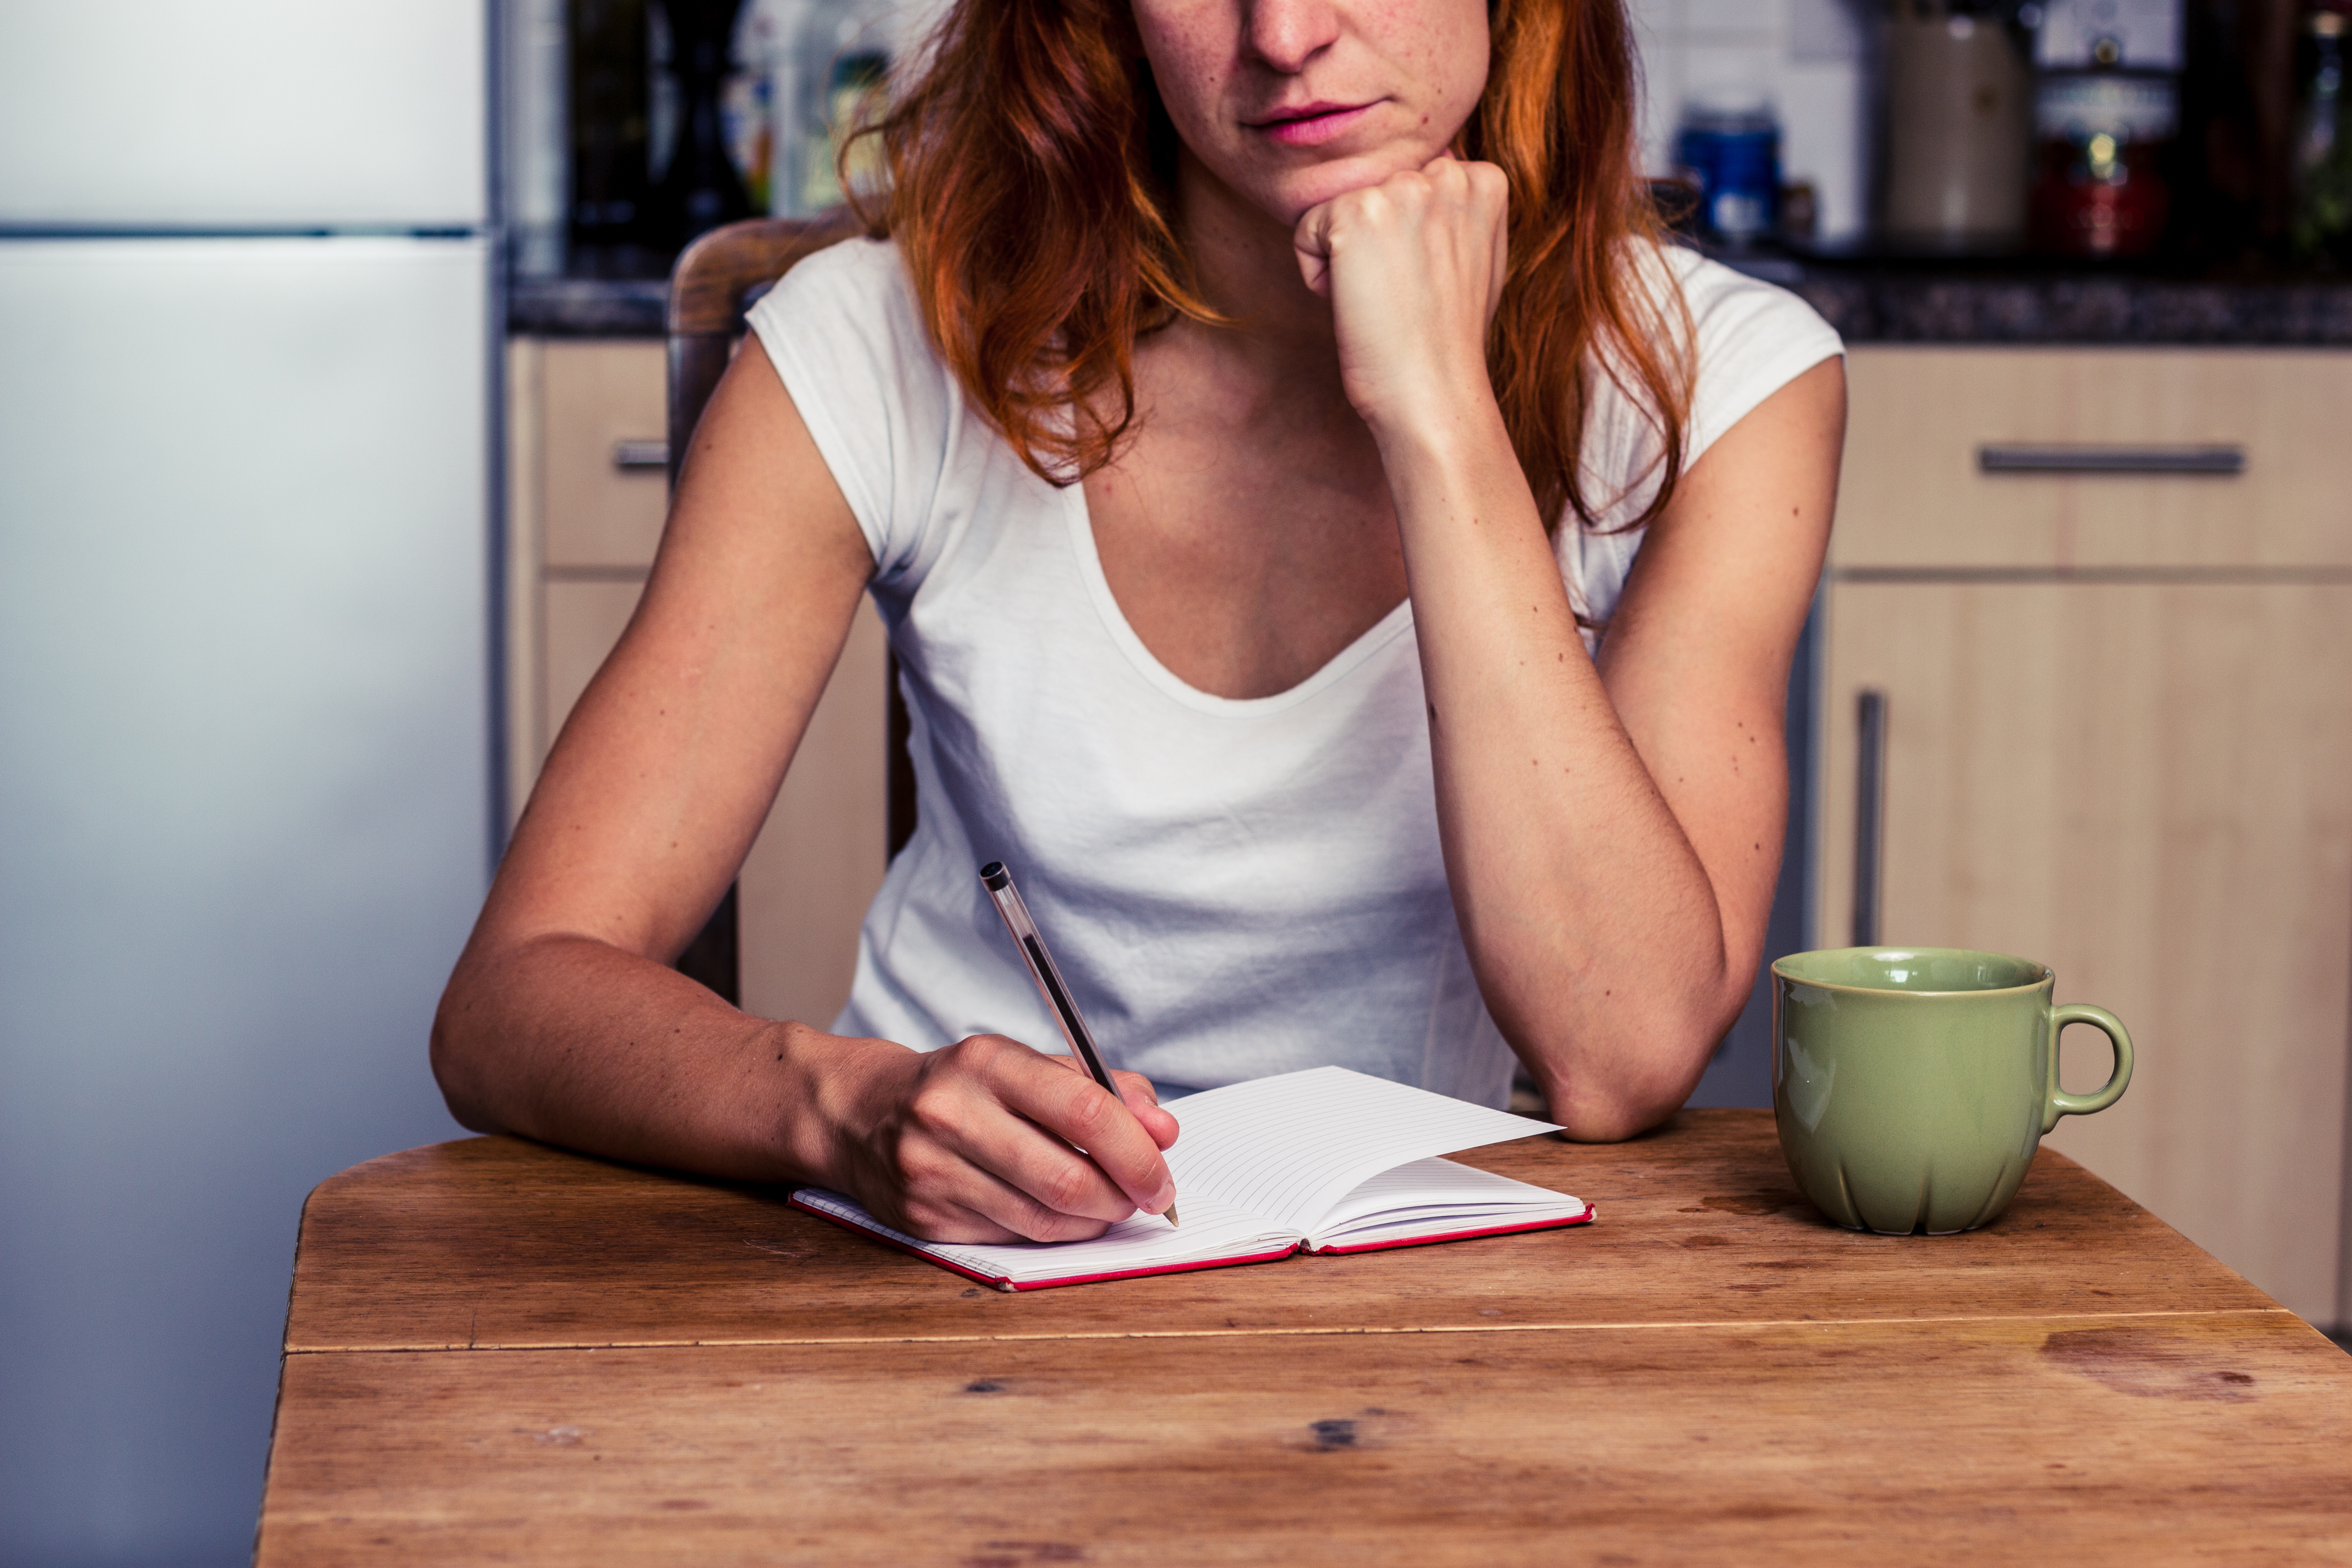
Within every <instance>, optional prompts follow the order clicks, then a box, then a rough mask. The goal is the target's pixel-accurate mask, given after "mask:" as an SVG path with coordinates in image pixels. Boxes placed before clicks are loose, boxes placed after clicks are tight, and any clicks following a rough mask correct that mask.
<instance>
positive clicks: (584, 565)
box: [508, 340, 889, 1028]
mask: <svg viewBox="0 0 2352 1568" xmlns="http://www.w3.org/2000/svg"><path fill="white" fill-rule="evenodd" d="M508 370H509V423H508V429H509V492H508V514H509V515H508V538H509V556H508V570H509V595H508V661H509V683H508V692H509V697H508V702H509V725H508V746H509V754H510V765H509V779H510V786H509V788H510V791H511V794H512V798H513V799H512V809H513V810H514V811H515V812H517V813H520V810H521V808H522V803H523V800H524V799H525V797H526V796H527V795H528V793H529V790H530V783H531V781H532V780H533V779H536V778H537V777H538V775H539V769H540V768H541V765H542V764H543V763H544V762H545V761H546V758H547V753H548V750H549V748H550V747H552V746H553V745H554V743H555V737H556V736H557V735H559V734H560V733H561V732H562V727H563V721H564V719H565V718H566V717H567V716H569V715H570V713H571V711H572V704H573V703H575V702H577V701H578V700H579V698H580V694H581V693H582V692H583V691H585V690H586V689H587V686H588V683H589V682H590V680H592V679H593V677H594V676H595V674H596V671H597V669H598V668H599V667H600V666H602V665H603V664H604V658H605V656H606V655H607V654H608V653H611V652H612V649H613V646H614V643H617V642H618V641H619V640H620V636H621V633H622V632H623V631H624V630H625V629H626V627H627V625H628V622H629V617H630V615H631V613H632V612H634V611H635V608H636V603H637V598H638V595H639V594H640V593H642V592H643V591H644V588H645V580H646V569H647V568H648V567H649V566H650V565H651V563H652V561H653V557H654V551H655V549H656V547H657V546H658V545H659V543H660V540H661V528H662V522H663V517H664V515H665V511H666V507H667V480H666V478H665V476H664V474H663V472H662V470H661V469H660V468H659V467H658V466H653V465H646V464H644V463H642V462H640V463H637V464H634V465H624V464H622V463H620V462H618V461H616V452H615V449H616V447H618V446H619V445H620V444H622V443H625V442H640V441H646V440H657V439H658V438H659V436H660V434H661V433H662V430H663V427H664V423H665V421H666V417H667V416H666V413H665V409H664V402H663V400H664V395H665V394H664V382H663V375H664V368H663V347H662V345H661V344H660V343H659V342H650V341H623V342H593V341H592V342H577V341H537V340H518V341H517V342H516V343H514V344H513V345H511V346H510V347H509V356H508ZM630 455H631V456H640V455H641V454H638V453H632V454H630ZM888 667H889V647H888V643H887V638H886V636H885V634H884V632H883V628H882V623H881V621H880V618H879V617H877V615H876V614H875V612H874V609H873V606H872V605H871V604H870V603H866V604H861V605H860V606H859V608H858V612H857V617H856V621H855V622H853V623H852V626H851V628H850V634H849V638H848V641H847V643H845V646H844V648H843V650H842V654H841V658H840V661H839V663H838V664H836V665H835V669H834V673H833V677H832V680H831V682H830V683H829V684H828V685H826V687H825V691H824V696H823V697H822V698H820V699H819V701H818V704H817V708H816V711H815V713H814V714H813V715H812V716H811V717H810V720H809V727H808V731H807V733H806V734H805V735H803V737H802V739H801V747H800V750H799V752H798V753H797V754H796V755H795V756H794V758H793V765H792V768H791V769H790V770H789V771H788V772H787V773H786V775H785V777H784V782H783V785H782V788H781V789H779V790H778V791H777V794H776V800H775V802H774V804H773V805H772V807H771V809H770V810H769V813H768V820H767V822H766V824H765V825H764V826H763V827H762V828H761V831H760V836H759V838H758V840H757V841H755V842H754V843H753V844H752V846H751V853H750V855H749V856H748V857H747V858H746V859H745V861H744V863H743V869H742V873H741V875H740V878H739V879H738V894H737V920H738V928H737V935H738V944H739V952H740V966H741V969H740V974H741V983H742V1003H743V1007H744V1009H746V1010H747V1011H750V1012H752V1013H756V1014H759V1015H761V1017H765V1018H779V1019H799V1020H801V1021H802V1022H804V1023H810V1024H814V1025H816V1026H818V1027H819V1028H824V1027H825V1026H827V1025H830V1024H831V1023H832V1021H833V1019H834V1015H835V1013H837V1012H839V1011H840V1009H841V1006H842V1003H843V1002H845V1000H847V999H848V996H849V986H850V980H851V978H852V977H853V975H854V973H855V971H856V956H857V928H858V924H859V922H860V921H862V920H863V919H864V918H865V915H866V905H867V904H870V903H872V902H873V898H874V894H875V893H876V891H877V889H879V888H880V886H881V884H882V873H883V871H884V868H885V865H886V863H887V859H888V833H889V827H888V800H887V797H888V783H887V778H888V774H887V752H888V705H887V698H888V693H887V680H888V674H887V672H888Z"/></svg>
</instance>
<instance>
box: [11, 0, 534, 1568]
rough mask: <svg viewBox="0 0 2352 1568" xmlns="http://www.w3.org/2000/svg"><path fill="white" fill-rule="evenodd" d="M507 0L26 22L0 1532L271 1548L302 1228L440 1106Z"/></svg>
mask: <svg viewBox="0 0 2352 1568" xmlns="http://www.w3.org/2000/svg"><path fill="white" fill-rule="evenodd" d="M490 56H491V26H490V20H489V17H488V15H487V14H486V9H485V5H484V4H483V0H331V3H328V4H322V3H320V0H210V3H208V4H205V5H188V4H185V3H184V0H74V3H73V4H66V5H36V4H29V3H19V4H12V5H0V1564H12V1565H13V1564H17V1563H39V1564H44V1565H49V1564H59V1565H64V1564H80V1563H91V1564H96V1563H108V1564H116V1563H122V1564H128V1563H140V1564H145V1563H158V1564H161V1563H172V1564H175V1565H183V1568H186V1565H202V1564H210V1563H237V1562H243V1561H245V1560H247V1558H248V1557H249V1555H250V1552H251V1550H252V1541H253V1527H254V1520H255V1513H256V1508H257V1502H258V1500H259V1496H260V1488H261V1480H262V1471H263V1463H264V1458H265V1455H266V1453H267V1448H268V1437H269V1427H270V1418H271V1411H272V1407H273V1401H274V1398H275V1393H276V1386H277V1377H278V1346H279V1344H280V1343H281V1334H282V1332H283V1327H284V1321H285V1310H286V1299H287V1288H288V1282H289V1277H290V1270H291V1265H292V1262H293V1255H294V1241H295V1233H296V1225H297V1222H298V1220H299V1212H300V1206H301V1202H302V1199H303V1197H304V1196H305V1194H306V1193H307V1192H308V1191H309V1190H310V1187H311V1186H314V1185H315V1184H316V1183H318V1182H319V1181H320V1179H322V1178H324V1177H325V1176H330V1175H331V1174H333V1173H334V1172H335V1171H337V1170H339V1169H341V1168H342V1167H344V1166H350V1165H352V1164H354V1163H356V1162H358V1161H361V1160H364V1159H367V1158H370V1157H373V1156H374V1155H382V1154H385V1153H388V1152H391V1151H393V1150H396V1149H400V1148H404V1147H408V1146H411V1145H417V1144H423V1143H429V1142H433V1141H436V1140H438V1139H442V1138H446V1137H451V1136H455V1135H457V1133H458V1129H457V1127H456V1125H455V1124H453V1123H452V1122H451V1121H450V1120H449V1118H448V1116H447V1113H446V1111H445V1110H444V1109H443V1108H442V1105H441V1102H440V1097H439V1095H438V1093H437V1092H436V1090H435V1087H434V1084H433V1081H432V1077H431V1073H430V1070H429V1067H428V1064H427V1059H426V1043H427V1030H428V1027H429V1024H430V1021H431V1018H432V1012H433V1008H434V1005H435V1002H436V998H437V996H438V993H439V991H440V988H441V986H442V983H443V982H444V980H445V979H446V976H447V973H448V970H449V967H450V965H451V963H452V962H453V961H454V960H455V958H456V956H457V951H458V948H459V946H461V945H462V943H463V941H464V938H465V936H466V932H467V927H468V925H469V924H470V922H471V920H472V918H473V916H474V914H475V912H476V910H477V909H478V906H479V904H480V900H481V897H482V894H483V892H484V890H485V888H486V886H487V883H488V873H489V868H490V864H491V856H492V854H493V852H494V848H495V842H496V835H497V824H498V822H499V809H498V808H499V803H498V802H497V800H495V799H494V795H493V791H494V789H495V784H494V780H495V779H496V778H497V777H498V771H497V768H495V766H494V763H495V761H496V758H495V757H494V755H493V751H494V747H495V740H494V736H495V734H496V727H495V721H496V718H497V715H496V714H495V712H494V711H493V704H494V695H493V694H494V692H495V690H496V685H495V682H494V679H493V676H494V671H493V667H492V665H493V659H494V650H495V649H496V647H497V642H496V639H495V637H494V635H493V630H494V629H493V623H492V617H493V613H494V605H495V603H496V596H495V592H494V589H495V587H496V583H495V580H494V579H495V570H496V567H495V560H496V556H495V552H494V548H493V547H494V525H495V515H494V508H493V506H492V500H491V498H492V496H493V493H494V490H493V486H494V482H495V478H496V475H495V473H494V453H495V450H496V448H495V445H494V444H493V434H494V432H493V421H494V419H495V416H496V411H497V401H496V398H495V396H494V388H495V384H496V383H495V375H496V366H495V361H494V358H493V350H494V348H495V346H496V343H497V331H496V325H497V313H498V300H497V298H496V294H495V290H494V280H495V277H496V271H495V267H494V261H495V257H496V256H497V252H498V248H499V246H498V231H497V229H496V227H495V226H494V225H493V223H492V206H491V200H490V185H491V182H490V179H489V175H488V170H489V167H490V161H489V148H488V82H489V80H490V64H491V61H490Z"/></svg>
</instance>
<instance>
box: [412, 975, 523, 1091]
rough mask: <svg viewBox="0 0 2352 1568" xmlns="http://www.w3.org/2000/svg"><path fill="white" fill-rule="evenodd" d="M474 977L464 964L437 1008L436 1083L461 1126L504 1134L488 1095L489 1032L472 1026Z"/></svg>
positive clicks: (434, 1035) (433, 1054)
mask: <svg viewBox="0 0 2352 1568" xmlns="http://www.w3.org/2000/svg"><path fill="white" fill-rule="evenodd" d="M470 978H471V976H470V974H469V969H468V966H467V965H466V964H465V963H464V962H462V961H461V962H460V963H459V964H458V966H457V973H456V974H454V975H452V976H451V977H449V985H448V988H446V989H445V990H444V991H443V992H442V993H441V1005H440V1006H439V1007H438V1008H436V1009H434V1014H433V1032H432V1037H431V1045H430V1048H429V1051H430V1057H431V1061H432V1064H433V1081H434V1082H436V1083H437V1084H438V1085H440V1088H441V1100H442V1103H444V1104H446V1105H447V1106H448V1107H449V1114H450V1115H451V1116H452V1117H454V1118H455V1119H456V1120H457V1124H458V1125H459V1126H461V1127H463V1128H465V1129H466V1130H467V1132H471V1133H502V1132H504V1131H506V1127H505V1125H504V1124H503V1123H501V1122H500V1121H499V1118H498V1117H497V1116H496V1115H494V1114H493V1113H491V1112H490V1109H489V1105H488V1094H487V1092H486V1090H487V1087H488V1085H487V1082H486V1080H487V1077H488V1074H487V1073H486V1071H484V1068H485V1063H484V1061H483V1049H484V1040H483V1036H484V1034H485V1033H486V1032H487V1031H485V1030H479V1029H476V1028H471V1027H468V1026H469V1024H470V1022H471V1021H472V1019H471V1015H472V1014H473V1013H474V1012H475V1011H476V1010H477V998H475V997H474V996H473V995H472V994H471V992H472V987H471V986H470V985H469V983H468V982H469V980H470Z"/></svg>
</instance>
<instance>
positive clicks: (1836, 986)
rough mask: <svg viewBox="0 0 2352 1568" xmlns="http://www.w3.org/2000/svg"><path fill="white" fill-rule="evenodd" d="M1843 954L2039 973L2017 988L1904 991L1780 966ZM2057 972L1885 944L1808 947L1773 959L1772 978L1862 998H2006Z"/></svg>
mask: <svg viewBox="0 0 2352 1568" xmlns="http://www.w3.org/2000/svg"><path fill="white" fill-rule="evenodd" d="M1845 953H1873V954H1885V955H1886V956H1889V957H1894V956H1898V955H1900V956H1916V957H1921V958H1998V959H2000V960H2001V961H2002V962H2003V963H2008V964H2022V965H2024V966H2026V967H2028V968H2032V969H2037V970H2039V971H2041V973H2040V975H2039V977H2036V978H2034V979H2031V980H2028V981H2026V982H2025V983H2024V984H2023V985H2020V986H1987V987H1982V988H1976V989H1971V990H1964V991H1903V990H1896V989H1895V988H1892V987H1888V986H1856V985H1850V984H1848V983H1846V982H1845V981H1843V980H1816V979H1813V978H1811V977H1810V976H1805V975H1792V974H1790V973H1789V972H1788V971H1786V970H1784V969H1782V968H1781V967H1780V966H1781V965H1783V964H1785V963H1788V962H1789V961H1790V959H1792V958H1817V957H1831V956H1836V955H1839V954H1845ZM2057 973H2058V972H2057V971H2056V970H2054V969H2053V968H2052V967H2050V966H2049V965H2047V964H2044V963H2042V962H2039V961H2038V960H2036V959H2032V958H2021V957H2019V956H2017V955H2016V954H2014V953H1995V952H1993V951H1992V950H1991V949H1990V948H1985V947H1897V946H1892V945H1891V944H1886V943H1881V944H1879V945H1877V946H1864V947H1809V948H1807V949H1806V950H1805V951H1804V952H1801V953H1783V954H1782V955H1780V956H1779V957H1777V958H1775V959H1773V960H1772V977H1773V978H1774V979H1776V980H1785V981H1787V982H1789V983H1790V985H1796V986H1811V987H1812V988H1815V989H1817V990H1823V991H1845V992H1849V993H1851V994H1853V995H1855V996H1864V997H2006V996H2013V995H2015V994H2017V993H2018V992H2021V991H2037V990H2040V989H2041V988H2042V987H2044V986H2046V985H2049V984H2050V983H2051V982H2052V981H2053V980H2054V979H2056V978H2057Z"/></svg>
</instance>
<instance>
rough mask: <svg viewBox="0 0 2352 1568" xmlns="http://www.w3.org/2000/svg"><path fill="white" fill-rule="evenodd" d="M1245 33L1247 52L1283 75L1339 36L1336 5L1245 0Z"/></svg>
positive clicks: (1317, 0)
mask: <svg viewBox="0 0 2352 1568" xmlns="http://www.w3.org/2000/svg"><path fill="white" fill-rule="evenodd" d="M1247 5H1248V14H1247V16H1246V18H1245V22H1244V37H1245V38H1246V40H1247V42H1248V47H1249V51H1250V53H1251V54H1253V55H1255V56H1256V57H1258V58H1259V59H1261V60H1263V61H1264V62H1265V64H1267V65H1268V66H1271V67H1273V68H1275V69H1276V70H1277V71H1280V72H1282V73H1283V74H1284V75H1286V76H1295V75H1297V73H1298V72H1300V71H1302V70H1305V69H1306V68H1307V61H1308V60H1310V59H1313V58H1314V57H1315V56H1316V55H1317V53H1318V52H1319V51H1320V50H1322V49H1323V48H1324V47H1327V46H1328V45H1329V44H1330V42H1331V41H1332V40H1333V39H1334V38H1337V37H1339V6H1338V5H1334V4H1333V3H1332V0H1247Z"/></svg>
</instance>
